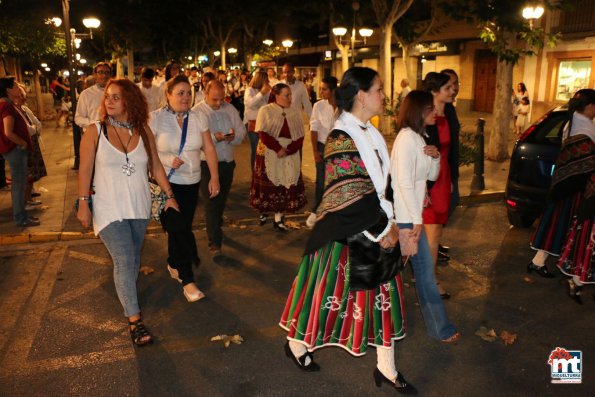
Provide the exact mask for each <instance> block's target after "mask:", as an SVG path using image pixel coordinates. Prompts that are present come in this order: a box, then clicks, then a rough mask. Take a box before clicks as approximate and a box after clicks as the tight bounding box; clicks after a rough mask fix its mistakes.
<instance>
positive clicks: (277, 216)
mask: <svg viewBox="0 0 595 397" xmlns="http://www.w3.org/2000/svg"><path fill="white" fill-rule="evenodd" d="M282 217H283V214H282V213H280V212H275V222H281V219H282Z"/></svg>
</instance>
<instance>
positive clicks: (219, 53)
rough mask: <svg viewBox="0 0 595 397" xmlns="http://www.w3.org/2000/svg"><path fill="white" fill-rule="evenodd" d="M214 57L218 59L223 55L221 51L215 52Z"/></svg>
mask: <svg viewBox="0 0 595 397" xmlns="http://www.w3.org/2000/svg"><path fill="white" fill-rule="evenodd" d="M213 55H215V56H216V57H218V56H219V55H221V51H215V52H214V53H213Z"/></svg>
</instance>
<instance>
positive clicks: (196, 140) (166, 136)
mask: <svg viewBox="0 0 595 397" xmlns="http://www.w3.org/2000/svg"><path fill="white" fill-rule="evenodd" d="M188 117H189V119H188V131H187V133H186V144H185V145H184V149H183V150H182V153H181V154H180V155H179V156H178V150H179V149H180V141H181V140H182V128H181V127H180V125H179V124H178V121H177V120H176V115H175V114H173V113H170V112H169V111H168V110H166V109H165V108H161V109H158V110H155V111H154V112H151V115H150V121H149V127H151V130H152V131H153V135H155V143H156V145H157V152H158V153H159V159H160V160H161V163H162V164H163V168H164V169H165V173H166V174H168V173H169V171H170V170H171V166H172V163H173V161H174V159H175V158H176V157H179V158H180V159H181V160H182V161H183V162H184V164H182V165H181V166H180V167H179V168H178V169H176V171H175V172H174V174H173V175H172V177H171V178H170V181H171V182H173V183H176V184H178V185H191V184H194V183H198V182H199V181H200V150H201V149H202V145H203V143H202V133H203V132H205V131H207V130H208V129H209V124H208V122H207V119H206V117H205V116H204V115H203V114H202V113H197V112H193V111H190V112H189V113H188Z"/></svg>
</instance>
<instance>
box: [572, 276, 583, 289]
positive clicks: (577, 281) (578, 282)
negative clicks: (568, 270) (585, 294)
mask: <svg viewBox="0 0 595 397" xmlns="http://www.w3.org/2000/svg"><path fill="white" fill-rule="evenodd" d="M572 281H573V282H574V285H576V286H578V287H582V286H583V282H582V281H581V278H580V277H579V276H572Z"/></svg>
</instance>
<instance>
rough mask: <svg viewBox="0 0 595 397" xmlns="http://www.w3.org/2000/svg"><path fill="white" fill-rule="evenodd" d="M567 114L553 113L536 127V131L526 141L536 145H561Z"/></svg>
mask: <svg viewBox="0 0 595 397" xmlns="http://www.w3.org/2000/svg"><path fill="white" fill-rule="evenodd" d="M566 114H567V113H566V112H552V113H550V115H549V116H548V117H547V118H546V119H545V120H543V121H542V122H541V123H539V125H537V126H536V128H535V130H534V131H533V133H532V134H531V135H529V136H528V137H527V138H526V139H525V141H526V142H534V143H550V144H556V145H560V144H561V143H562V130H563V127H564V125H566V121H567V120H566Z"/></svg>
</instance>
